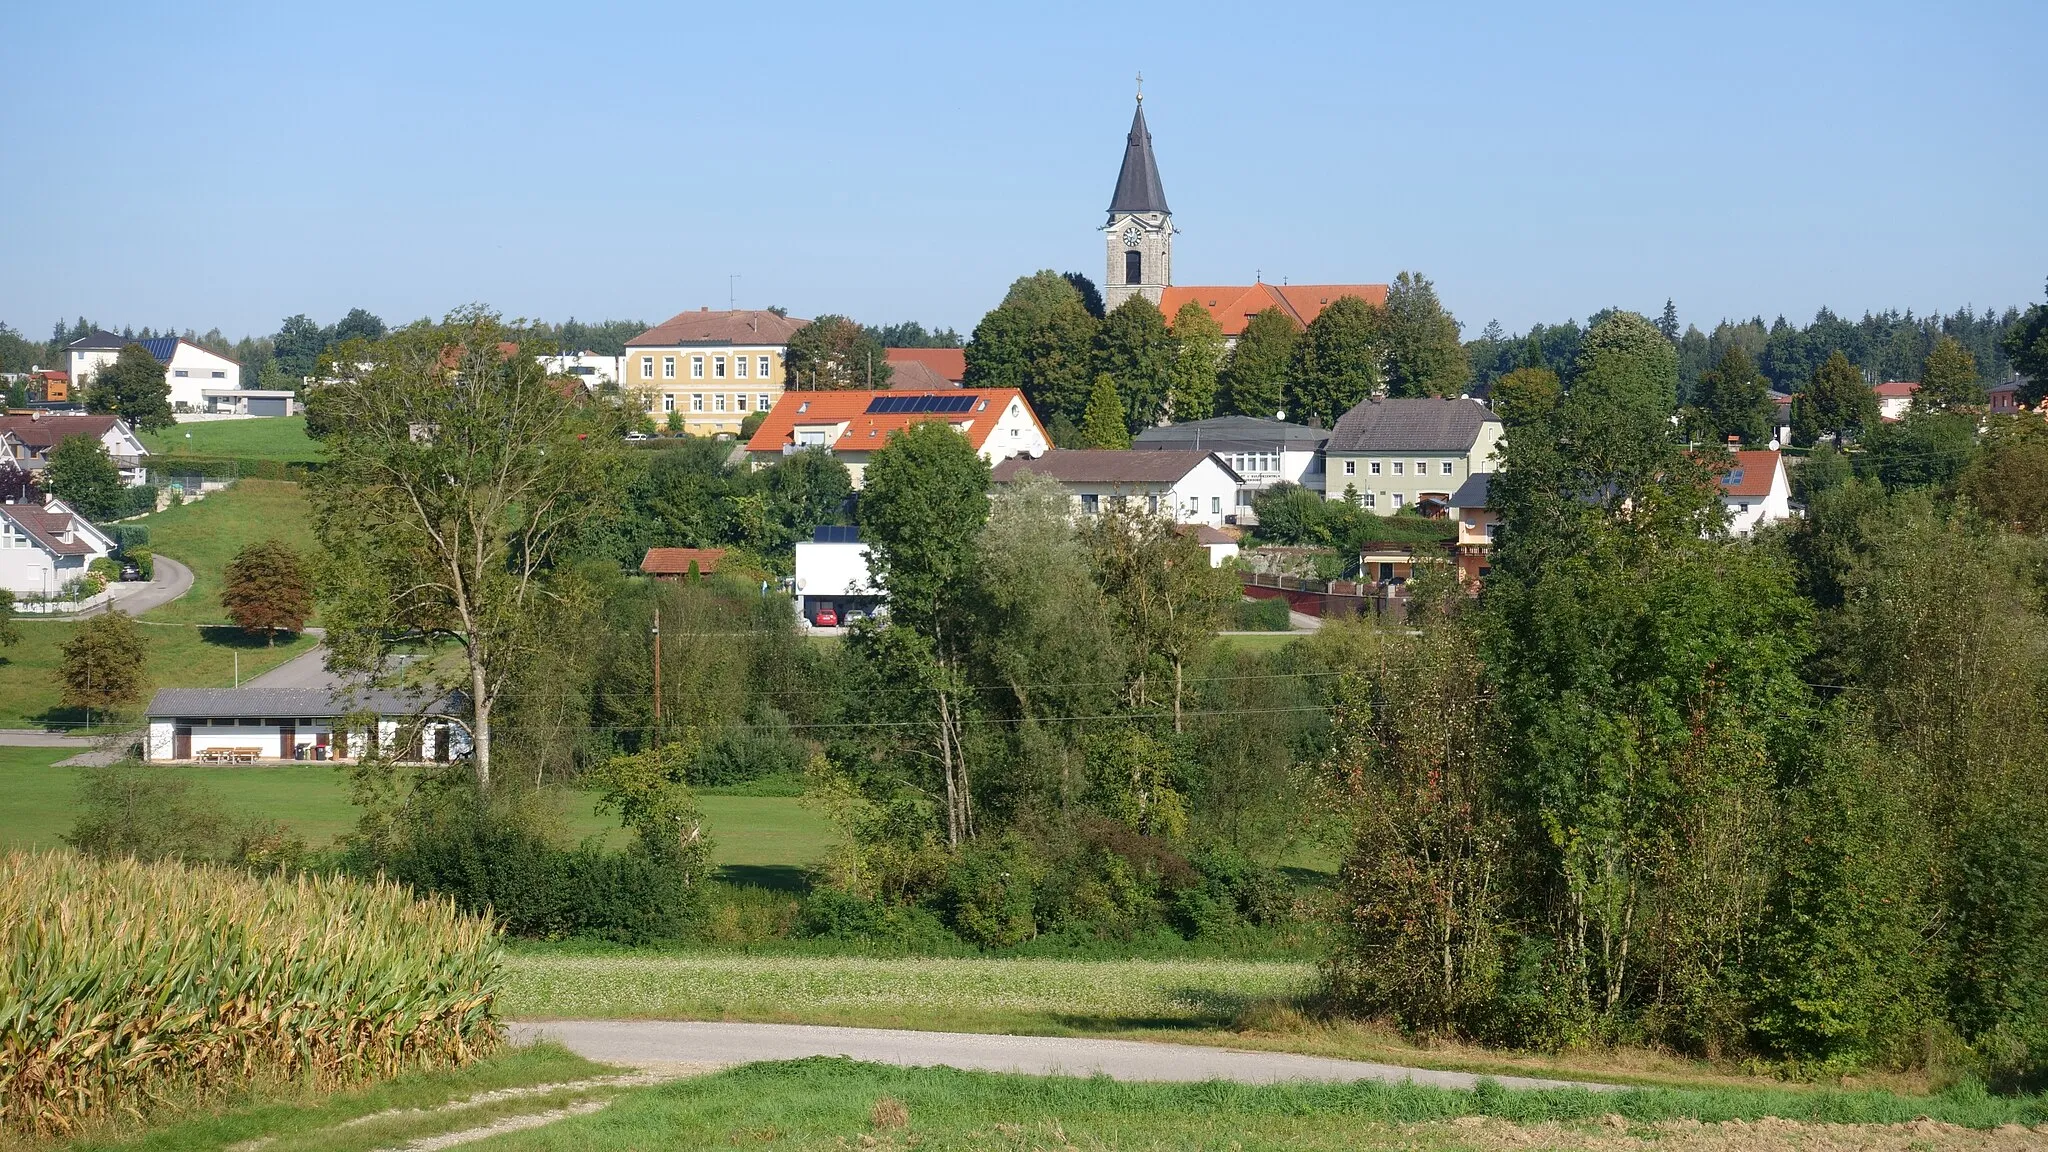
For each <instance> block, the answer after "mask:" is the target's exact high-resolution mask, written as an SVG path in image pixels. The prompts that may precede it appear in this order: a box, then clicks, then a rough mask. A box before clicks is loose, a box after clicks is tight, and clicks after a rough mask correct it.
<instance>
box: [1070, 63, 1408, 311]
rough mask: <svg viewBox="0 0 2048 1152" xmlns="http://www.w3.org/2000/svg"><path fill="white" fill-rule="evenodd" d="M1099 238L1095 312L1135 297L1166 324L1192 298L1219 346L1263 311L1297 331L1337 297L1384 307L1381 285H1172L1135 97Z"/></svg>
mask: <svg viewBox="0 0 2048 1152" xmlns="http://www.w3.org/2000/svg"><path fill="white" fill-rule="evenodd" d="M1103 233H1104V236H1105V239H1104V247H1105V248H1106V249H1107V257H1108V259H1107V268H1106V269H1105V272H1106V275H1105V276H1104V278H1103V281H1102V303H1103V307H1105V308H1110V309H1114V308H1115V307H1116V306H1117V305H1119V304H1122V303H1123V302H1124V301H1126V300H1128V299H1130V298H1131V297H1133V296H1140V295H1142V296H1143V297H1145V298H1146V299H1147V300H1150V301H1152V303H1154V304H1156V305H1158V306H1159V310H1160V311H1161V312H1163V313H1165V314H1166V322H1167V323H1168V324H1172V323H1173V317H1174V315H1175V313H1177V312H1179V311H1180V309H1181V306H1182V305H1184V304H1186V303H1187V302H1188V301H1190V300H1194V301H1197V302H1199V303H1200V304H1201V305H1202V307H1204V308H1206V309H1208V311H1209V315H1210V316H1212V317H1214V318H1215V320H1216V326H1217V327H1219V328H1221V329H1222V330H1223V340H1224V342H1225V343H1226V344H1231V345H1234V344H1236V343H1237V338H1238V337H1239V336H1241V335H1243V334H1244V327H1245V324H1246V323H1247V322H1249V321H1250V320H1251V318H1252V317H1253V316H1254V315H1257V314H1258V313H1260V312H1262V311H1264V310H1266V309H1267V308H1278V309H1279V310H1280V311H1281V313H1282V314H1284V315H1285V316H1287V318H1288V319H1290V320H1292V321H1293V322H1294V326H1295V329H1296V330H1297V331H1299V330H1301V329H1304V328H1306V327H1308V325H1309V322H1310V321H1312V320H1314V319H1315V318H1316V317H1317V316H1319V315H1321V314H1322V311H1323V309H1324V308H1326V307H1328V306H1329V304H1330V302H1331V301H1333V300H1336V299H1338V298H1340V297H1344V296H1356V297H1358V298H1360V299H1362V300H1364V301H1365V302H1366V303H1368V304H1370V305H1372V306H1373V307H1375V308H1378V307H1381V306H1383V305H1385V304H1386V302H1387V286H1386V285H1385V284H1267V283H1265V282H1264V281H1262V280H1261V281H1257V282H1254V283H1252V284H1235V285H1222V286H1216V285H1196V286H1192V287H1175V286H1174V283H1173V210H1172V209H1170V208H1168V207H1167V206H1166V186H1165V185H1164V184H1163V183H1162V182H1161V181H1160V178H1159V160H1158V157H1156V156H1154V155H1153V153H1152V132H1151V130H1150V129H1149V128H1147V127H1146V126H1145V96H1144V93H1142V92H1141V93H1139V94H1138V109H1137V112H1136V113H1135V114H1133V115H1132V117H1131V131H1130V135H1129V136H1127V137H1126V138H1125V141H1124V162H1123V167H1122V168H1120V169H1119V170H1118V171H1117V174H1116V191H1115V192H1114V193H1113V194H1111V196H1110V199H1109V222H1108V223H1107V224H1105V225H1104V226H1103Z"/></svg>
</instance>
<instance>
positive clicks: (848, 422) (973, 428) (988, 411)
mask: <svg viewBox="0 0 2048 1152" xmlns="http://www.w3.org/2000/svg"><path fill="white" fill-rule="evenodd" d="M917 395H932V396H946V397H951V398H953V399H955V400H957V399H958V398H959V397H962V396H967V397H970V398H972V401H973V403H972V404H971V405H970V406H969V407H968V409H967V411H965V412H869V411H868V405H869V404H870V403H871V402H873V401H874V400H875V399H876V398H877V397H881V396H890V397H898V398H904V397H911V396H917ZM1013 400H1014V401H1016V402H1017V403H1019V404H1022V405H1023V406H1024V414H1025V415H1026V416H1029V417H1030V418H1031V423H1032V424H1033V425H1034V426H1036V427H1037V428H1038V432H1039V435H1040V436H1041V437H1042V436H1044V435H1045V426H1044V425H1042V424H1039V423H1038V414H1037V413H1036V412H1033V411H1032V410H1031V405H1030V403H1029V402H1027V401H1026V400H1025V399H1024V394H1023V393H1022V392H1019V391H1017V390H1016V389H1015V388H965V389H952V390H948V391H943V392H942V391H937V390H934V391H932V392H927V393H917V392H895V391H883V390H874V391H870V390H868V389H865V388H859V389H847V390H845V391H820V392H784V393H783V394H782V395H781V396H780V397H778V398H776V401H775V407H773V408H771V409H769V411H768V419H766V420H764V421H762V422H761V427H760V428H758V429H756V430H755V432H754V438H753V439H751V440H749V441H747V451H749V452H763V453H780V452H781V451H782V450H783V449H784V448H785V447H788V446H790V445H793V444H795V443H796V429H797V426H798V425H803V426H805V427H813V426H816V425H820V424H822V425H826V426H828V427H829V426H833V425H844V428H845V430H844V431H843V432H840V433H839V435H838V438H837V439H835V440H834V441H832V443H831V445H830V446H831V447H832V448H834V449H836V450H838V451H841V452H846V451H866V450H869V449H873V448H880V447H881V446H882V445H883V444H885V443H887V442H888V439H889V437H890V436H892V435H894V434H895V433H897V432H899V431H901V430H903V429H905V428H908V427H910V426H911V425H912V424H922V423H924V422H925V421H927V420H941V421H944V422H945V423H948V424H952V425H955V426H959V425H965V426H966V427H965V428H964V429H963V430H964V431H965V432H966V433H967V442H968V443H970V444H972V445H974V448H975V450H976V451H977V452H978V451H980V450H981V447H982V445H984V444H987V443H988V437H989V433H991V432H993V431H995V427H996V421H998V420H999V419H1001V418H1002V415H1003V413H1004V412H1005V411H1007V410H1008V409H1009V407H1010V402H1011V401H1013Z"/></svg>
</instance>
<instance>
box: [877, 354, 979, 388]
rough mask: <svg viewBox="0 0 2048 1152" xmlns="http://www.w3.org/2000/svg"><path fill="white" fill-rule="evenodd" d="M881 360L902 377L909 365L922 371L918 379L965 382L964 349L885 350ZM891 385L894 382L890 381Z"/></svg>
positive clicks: (965, 358) (952, 382)
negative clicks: (933, 378) (884, 360)
mask: <svg viewBox="0 0 2048 1152" xmlns="http://www.w3.org/2000/svg"><path fill="white" fill-rule="evenodd" d="M882 355H883V358H884V359H886V360H888V362H889V367H890V368H892V369H894V370H895V371H896V374H897V375H899V376H900V375H902V373H903V370H904V369H905V368H906V367H908V366H910V365H913V364H915V365H917V367H918V368H920V369H922V371H921V372H918V373H917V375H919V376H920V377H926V376H931V377H937V378H938V379H940V380H944V381H945V382H946V383H948V384H961V383H965V382H966V380H967V350H966V349H965V348H885V349H883V350H882ZM890 383H891V384H894V383H895V381H894V380H893V379H892V380H891V381H890Z"/></svg>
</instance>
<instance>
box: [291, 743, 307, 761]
mask: <svg viewBox="0 0 2048 1152" xmlns="http://www.w3.org/2000/svg"><path fill="white" fill-rule="evenodd" d="M305 758H306V745H304V744H295V745H293V746H292V759H294V760H304V759H305Z"/></svg>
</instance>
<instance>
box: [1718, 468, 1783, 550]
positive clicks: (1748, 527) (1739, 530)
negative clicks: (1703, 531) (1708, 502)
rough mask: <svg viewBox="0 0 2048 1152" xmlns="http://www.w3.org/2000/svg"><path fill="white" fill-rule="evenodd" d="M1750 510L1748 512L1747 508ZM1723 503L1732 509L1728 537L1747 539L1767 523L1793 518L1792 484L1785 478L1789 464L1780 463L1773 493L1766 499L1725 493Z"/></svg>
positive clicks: (1773, 479) (1772, 477)
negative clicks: (1786, 466) (1745, 507)
mask: <svg viewBox="0 0 2048 1152" xmlns="http://www.w3.org/2000/svg"><path fill="white" fill-rule="evenodd" d="M1745 503H1747V504H1748V505H1749V507H1748V508H1747V509H1746V510H1745V509H1744V508H1743V505H1744V504H1745ZM1721 504H1722V506H1723V507H1725V508H1727V509H1728V534H1729V535H1731V536H1747V535H1749V534H1750V533H1752V532H1755V531H1756V530H1757V529H1758V528H1761V527H1763V526H1764V525H1766V524H1776V523H1777V522H1779V521H1780V520H1789V519H1791V517H1792V485H1791V482H1790V480H1789V479H1788V478H1787V477H1786V475H1785V461H1784V458H1783V457H1780V458H1779V460H1778V466H1777V470H1776V471H1775V472H1773V473H1772V475H1771V490H1770V491H1769V492H1768V493H1766V494H1765V495H1763V496H1760V497H1758V496H1750V497H1743V496H1730V495H1727V494H1726V493H1723V494H1722V496H1721Z"/></svg>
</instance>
